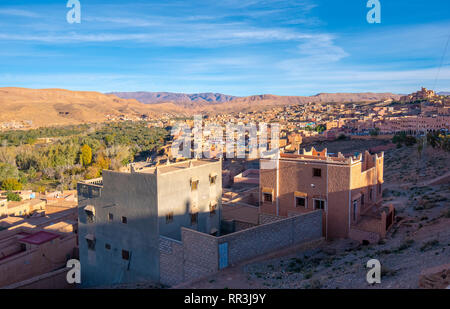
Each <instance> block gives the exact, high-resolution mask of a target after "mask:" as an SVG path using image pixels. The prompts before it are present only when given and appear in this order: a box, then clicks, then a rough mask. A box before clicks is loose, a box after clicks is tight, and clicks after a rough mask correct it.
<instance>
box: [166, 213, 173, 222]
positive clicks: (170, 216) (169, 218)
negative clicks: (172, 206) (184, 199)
mask: <svg viewBox="0 0 450 309" xmlns="http://www.w3.org/2000/svg"><path fill="white" fill-rule="evenodd" d="M172 222H173V212H169V213H168V214H166V224H169V223H172Z"/></svg>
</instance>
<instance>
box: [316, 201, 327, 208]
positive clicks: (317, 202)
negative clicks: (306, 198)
mask: <svg viewBox="0 0 450 309" xmlns="http://www.w3.org/2000/svg"><path fill="white" fill-rule="evenodd" d="M314 209H322V210H325V201H324V200H314Z"/></svg>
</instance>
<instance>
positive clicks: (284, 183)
mask: <svg viewBox="0 0 450 309" xmlns="http://www.w3.org/2000/svg"><path fill="white" fill-rule="evenodd" d="M383 160H384V153H380V154H374V155H371V154H370V153H369V152H367V151H366V152H365V153H364V155H363V154H359V155H358V156H350V157H345V156H344V155H342V154H341V153H338V154H337V155H336V156H332V155H329V154H328V153H327V149H324V150H323V151H321V152H319V151H316V150H315V149H314V148H312V149H311V151H303V154H283V153H279V154H276V155H275V156H274V157H273V158H266V159H261V170H260V212H261V213H262V214H268V215H274V216H279V217H289V216H291V215H294V214H298V213H305V212H310V211H314V210H317V209H321V210H322V211H323V225H322V226H323V235H324V236H325V237H326V238H327V239H334V238H353V239H357V240H361V241H362V240H368V241H370V242H375V241H378V240H379V239H380V238H383V237H384V236H385V235H386V231H387V230H388V229H389V228H390V227H391V225H392V223H393V219H394V208H393V206H391V205H390V206H387V207H383V206H382V186H383Z"/></svg>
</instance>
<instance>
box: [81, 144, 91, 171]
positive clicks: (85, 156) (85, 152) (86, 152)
mask: <svg viewBox="0 0 450 309" xmlns="http://www.w3.org/2000/svg"><path fill="white" fill-rule="evenodd" d="M91 162H92V149H91V147H89V145H87V144H84V145H83V147H81V156H80V163H81V164H82V165H83V166H88V165H89V164H91Z"/></svg>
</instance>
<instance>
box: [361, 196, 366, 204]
mask: <svg viewBox="0 0 450 309" xmlns="http://www.w3.org/2000/svg"><path fill="white" fill-rule="evenodd" d="M364 202H365V201H364V194H361V205H364Z"/></svg>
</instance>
